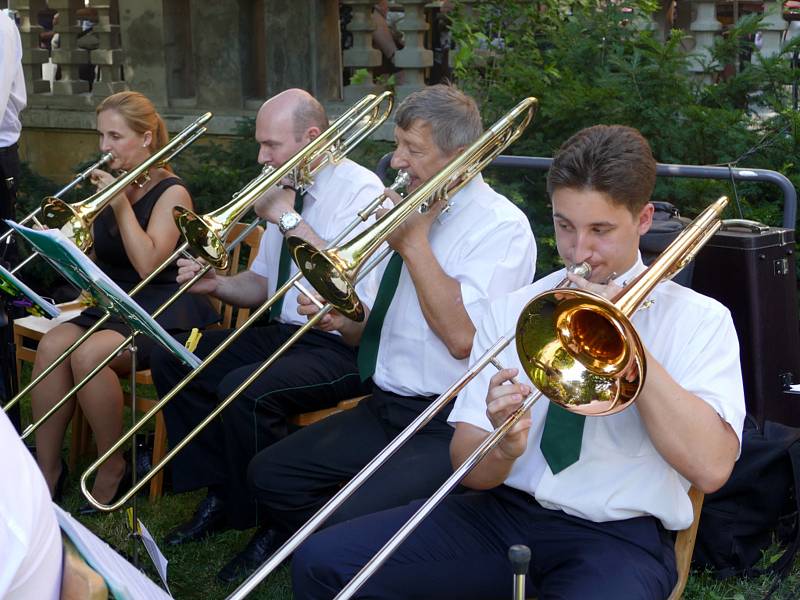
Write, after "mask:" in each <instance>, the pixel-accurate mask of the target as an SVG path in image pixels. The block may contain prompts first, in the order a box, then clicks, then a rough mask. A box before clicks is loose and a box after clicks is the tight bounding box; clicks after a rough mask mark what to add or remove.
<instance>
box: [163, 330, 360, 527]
mask: <svg viewBox="0 0 800 600" xmlns="http://www.w3.org/2000/svg"><path fill="white" fill-rule="evenodd" d="M297 329H298V327H297V326H294V325H284V324H281V323H272V324H269V325H267V326H265V327H256V328H253V329H249V330H247V331H245V332H244V333H243V334H242V335H241V337H239V338H238V339H237V340H236V342H234V343H233V344H231V346H230V347H229V348H228V349H226V350H225V351H224V352H222V353H221V354H220V355H219V356H218V357H217V358H216V359H215V360H214V361H212V362H211V363H210V364H209V366H208V368H206V369H204V370H203V371H202V372H201V373H200V374H199V375H198V376H197V377H195V379H194V380H193V381H192V382H191V383H190V384H189V385H187V386H186V387H185V388H184V389H183V390H182V391H181V392H180V393H179V394H178V395H177V396H176V397H175V398H173V399H172V400H171V401H170V402H168V403H167V405H166V406H165V408H164V418H165V421H166V425H167V435H168V438H169V441H170V444H172V445H174V444H176V443H177V442H178V441H180V440H182V439H183V438H184V437H185V436H186V435H187V434H188V433H189V432H190V431H191V430H192V429H193V428H194V427H195V426H196V425H197V424H198V423H199V422H200V421H201V420H202V419H203V418H205V417H206V416H207V415H208V414H209V413H210V412H211V411H212V410H213V409H214V408H215V407H217V406H218V405H219V403H220V402H221V401H222V400H224V399H225V398H227V397H228V395H229V394H230V393H231V392H232V391H233V390H234V389H236V388H237V387H238V386H239V385H240V384H241V383H242V382H243V381H244V380H245V379H246V378H247V377H248V376H250V375H251V374H252V373H253V371H255V370H256V369H257V368H258V367H259V366H260V365H261V364H262V363H263V362H264V360H265V359H266V358H267V357H268V356H269V355H270V354H272V353H273V352H274V351H275V350H276V349H277V348H278V347H279V346H280V345H281V344H283V343H284V342H285V341H286V340H287V339H288V338H289V337H290V336H291V335H292V334H293V333H294V332H295V331H296V330H297ZM229 333H230V331H226V330H213V329H212V330H208V331H206V332H204V334H203V336H202V338H201V340H200V344H199V346H198V348H197V350H196V351H195V354H197V356H198V357H201V358H204V357H206V356H208V354H210V353H211V351H212V350H214V349H215V348H216V347H217V346H219V344H220V343H221V341H222V340H223V339H224V338H225V337H227V336H228V335H229ZM151 369H152V373H153V380H154V382H155V385H156V388H157V389H158V393H159V396H161V397H163V396H164V395H165V394H166V393H167V392H169V391H170V390H172V389H173V388H174V387H175V385H176V384H177V383H178V382H179V381H180V380H182V379H183V378H184V377H185V376H186V375H187V373H188V369H187V368H186V367H185V366H184V365H183V364H181V363H180V362H179V361H177V360H176V359H174V358H173V357H172V356H171V355H170V354H169V353H167V352H166V351H164V350H162V349H161V348H160V347H159V348H158V349H156V350H155V351H154V352H153V356H152V358H151ZM367 391H368V390H365V389H364V385H363V384H362V383H361V380H360V378H359V375H358V367H357V365H356V361H355V351H354V350H353V348H351V347H349V346H347V345H346V344H345V343H344V342H342V341H341V339H340V338H339V337H338V336H334V335H331V334H328V333H324V332H320V331H313V330H312V331H309V332H308V333H306V334H305V335H303V336H302V337H301V338H300V339H299V340H298V341H297V342H296V343H295V344H294V345H293V346H292V347H291V348H290V349H289V350H288V351H287V352H286V353H285V354H284V355H283V356H282V357H281V358H279V359H278V360H277V361H276V362H275V363H274V364H273V365H272V366H271V367H270V368H269V369H267V371H266V372H264V373H263V374H262V375H261V376H260V377H258V378H257V379H256V380H255V381H254V382H253V383H252V384H251V385H250V386H249V387H248V388H246V390H245V391H244V392H242V393H241V394H240V395H239V396H238V397H237V398H236V400H234V401H233V402H232V403H231V404H230V405H229V406H228V407H227V408H226V409H225V410H224V411H223V412H222V414H221V415H220V418H218V419H215V420H213V421H212V422H211V423H210V424H209V425H208V426H207V427H206V428H205V429H204V430H202V432H201V433H200V434H199V435H198V436H197V437H195V438H194V440H192V442H191V443H189V444H188V445H187V446H186V448H184V450H183V451H182V452H180V453H179V454H178V455H177V456H176V457H175V460H174V462H173V463H172V478H173V486H174V489H175V491H177V492H183V491H188V490H193V489H198V488H202V487H207V486H221V487H222V489H224V495H225V496H226V498H227V499H228V500H229V504H228V508H229V516H230V521H231V524H232V525H233V526H235V527H241V528H246V527H250V526H252V525H253V524H255V517H256V515H255V509H256V505H255V503H254V502H253V500H252V497H251V496H250V494H249V492H248V490H247V487H246V479H245V473H246V468H247V465H248V463H249V462H250V459H251V458H252V457H253V456H254V455H256V453H258V452H259V451H260V450H262V449H263V448H266V447H267V446H269V445H270V444H273V443H275V442H276V441H278V440H280V439H282V438H284V437H286V435H287V434H288V429H287V427H288V426H287V418H288V417H289V416H290V415H293V414H296V413H299V412H306V411H311V410H318V409H321V408H326V407H329V406H334V405H335V404H336V403H337V402H339V401H341V400H344V399H346V398H351V397H353V396H358V395H359V394H364V393H367Z"/></svg>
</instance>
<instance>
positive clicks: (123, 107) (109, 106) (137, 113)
mask: <svg viewBox="0 0 800 600" xmlns="http://www.w3.org/2000/svg"><path fill="white" fill-rule="evenodd" d="M104 110H113V111H116V112H117V114H119V115H120V116H121V117H122V118H123V119H125V123H127V125H128V127H130V128H131V129H132V130H133V131H135V132H136V133H138V134H139V135H143V134H144V133H145V132H146V131H149V132H150V133H151V134H152V139H151V140H150V145H149V146H148V148H149V149H150V152H151V153H156V152H158V151H159V150H161V148H163V147H164V146H165V145H166V144H167V142H168V141H169V133H168V132H167V126H166V125H165V124H164V120H163V119H162V118H161V115H159V114H158V112H157V111H156V107H155V106H153V103H152V102H150V100H149V99H148V98H147V97H146V96H144V95H143V94H140V93H139V92H118V93H116V94H113V95H111V96H109V97H108V98H105V99H104V100H103V101H102V102H100V104H98V105H97V110H96V111H95V113H96V114H98V115H99V114H100V113H101V112H103V111H104ZM164 168H166V169H167V170H169V171H171V170H172V169H171V168H170V167H169V165H166V166H165V167H164Z"/></svg>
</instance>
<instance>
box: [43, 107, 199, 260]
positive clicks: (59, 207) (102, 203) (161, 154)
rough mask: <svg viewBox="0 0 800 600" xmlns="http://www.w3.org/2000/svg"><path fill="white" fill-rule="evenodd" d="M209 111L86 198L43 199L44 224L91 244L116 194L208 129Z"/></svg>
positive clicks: (80, 242) (80, 243)
mask: <svg viewBox="0 0 800 600" xmlns="http://www.w3.org/2000/svg"><path fill="white" fill-rule="evenodd" d="M212 116H213V115H212V113H210V112H207V113H205V114H203V115H201V116H199V117H198V118H197V119H196V120H195V121H194V122H193V123H191V124H190V125H189V126H188V127H186V128H185V129H184V130H183V131H181V132H180V133H179V134H178V135H176V136H175V137H173V138H172V139H171V140H170V141H169V142H168V143H167V144H165V145H164V147H163V148H161V149H160V150H159V151H158V152H155V153H154V154H153V155H152V156H150V157H149V158H147V159H146V160H145V161H143V162H142V163H140V164H139V165H138V166H137V167H136V168H135V169H132V170H131V171H129V172H127V173H125V174H124V175H121V176H120V177H117V179H115V180H114V182H113V183H111V185H109V186H108V187H107V188H105V189H102V190H100V191H99V192H97V193H96V194H94V195H93V196H91V197H89V198H87V199H86V200H84V201H83V202H78V203H76V204H67V203H66V202H64V201H63V200H61V199H60V198H57V197H55V196H50V197H48V198H45V199H44V201H43V202H42V206H41V211H42V224H43V225H45V226H46V227H48V228H49V229H60V230H61V231H62V233H64V235H66V236H67V237H68V238H69V239H70V240H72V241H73V242H74V243H75V245H76V246H77V247H78V248H80V249H81V250H82V251H83V252H87V251H88V250H89V249H90V248H91V247H92V243H93V240H92V223H94V220H95V219H96V218H97V217H98V215H99V214H100V213H101V212H102V211H103V209H104V208H105V207H106V206H107V205H108V203H109V202H111V200H113V199H114V197H115V196H116V195H117V194H119V193H120V192H122V190H124V189H125V188H126V187H128V186H129V185H130V184H131V183H133V182H134V181H135V180H136V179H137V178H138V177H139V176H140V175H141V174H142V173H146V172H147V171H148V170H149V169H151V168H152V167H161V166H163V165H165V164H167V163H168V162H169V161H170V160H172V159H173V158H174V157H175V156H176V155H177V154H179V153H180V152H181V151H182V150H184V149H185V148H187V147H188V146H189V145H190V144H191V143H192V142H194V141H195V140H196V139H197V138H198V137H200V136H201V135H203V134H204V133H205V131H206V128H205V127H204V125H205V123H207V122H208V121H209V119H211V117H212Z"/></svg>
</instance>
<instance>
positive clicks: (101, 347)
mask: <svg viewBox="0 0 800 600" xmlns="http://www.w3.org/2000/svg"><path fill="white" fill-rule="evenodd" d="M122 341H123V336H122V335H120V334H119V333H117V332H115V331H110V330H104V331H100V332H98V333H96V334H94V335H93V336H92V337H91V338H90V339H89V340H88V341H87V342H86V343H85V344H83V345H82V346H81V347H80V348H79V349H78V350H76V351H75V356H74V357H73V359H72V374H73V377H74V378H75V381H76V382H77V381H80V380H81V379H83V378H84V377H85V376H86V375H87V374H88V373H89V372H90V371H91V370H92V369H94V368H95V367H96V366H97V365H98V364H100V362H101V361H102V360H103V359H104V358H106V357H107V356H108V355H109V354H110V353H111V351H112V350H114V348H116V347H117V346H118V345H119V344H120V343H121V342H122ZM129 371H130V354H129V353H128V352H123V353H122V354H121V355H119V356H117V357H116V358H115V359H114V360H113V361H112V362H111V364H110V365H109V366H108V367H106V368H104V369H103V370H101V371H100V372H99V373H98V374H97V375H95V376H94V377H93V378H92V379H91V381H89V382H88V383H87V384H86V385H85V386H83V388H82V389H81V390H80V391H79V392H78V402H79V403H80V406H81V409H82V410H83V414H84V415H86V419H87V420H88V421H89V426H90V427H91V428H92V431H93V432H94V438H95V441H96V442H97V454H98V456H101V455H102V454H103V453H105V452H106V451H107V450H108V449H109V448H110V447H111V446H112V445H113V444H114V443H115V442H116V441H117V440H118V439H119V437H120V435H121V434H122V407H123V397H122V387H121V386H120V383H119V377H118V376H117V374H120V375H125V374H127V373H128V372H129ZM124 474H125V459H124V458H123V456H122V452H115V453H114V454H113V455H112V456H111V457H109V459H108V460H107V461H106V462H105V463H103V465H102V466H101V467H100V468H99V469H98V470H97V476H96V477H95V480H94V485H93V487H92V495H93V496H94V497H95V498H96V499H97V500H99V501H100V502H104V503H105V502H109V501H110V500H111V499H112V498H113V497H114V494H115V493H116V491H117V488H118V487H119V482H120V480H121V479H122V477H123V475H124Z"/></svg>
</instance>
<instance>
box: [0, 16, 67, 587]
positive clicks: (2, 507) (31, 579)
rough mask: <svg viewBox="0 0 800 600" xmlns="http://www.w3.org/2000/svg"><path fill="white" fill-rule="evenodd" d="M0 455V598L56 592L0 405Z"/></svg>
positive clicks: (45, 538)
mask: <svg viewBox="0 0 800 600" xmlns="http://www.w3.org/2000/svg"><path fill="white" fill-rule="evenodd" d="M5 18H6V17H4V16H3V15H0V19H5ZM0 456H1V457H2V459H1V460H0V598H3V599H4V600H29V599H31V598H42V600H48V599H54V598H58V597H59V592H60V590H61V531H60V529H59V528H58V523H56V515H55V512H54V511H53V504H52V502H51V501H50V494H49V493H48V491H47V484H46V483H45V481H44V477H42V474H41V472H40V471H39V467H38V466H37V465H36V463H35V462H34V460H33V457H32V456H31V454H30V452H28V449H27V448H25V446H24V445H23V443H22V442H21V441H20V439H19V434H18V433H17V432H16V431H15V430H14V427H13V426H12V425H11V421H9V420H8V417H7V416H6V414H5V413H4V412H3V411H0Z"/></svg>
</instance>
